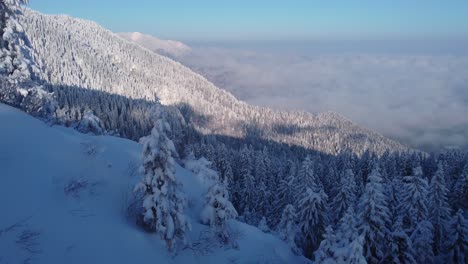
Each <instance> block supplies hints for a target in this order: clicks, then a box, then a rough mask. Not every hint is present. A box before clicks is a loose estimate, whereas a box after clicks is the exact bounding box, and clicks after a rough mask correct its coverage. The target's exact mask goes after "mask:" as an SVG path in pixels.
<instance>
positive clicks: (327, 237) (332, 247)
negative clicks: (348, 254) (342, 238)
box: [314, 225, 338, 264]
mask: <svg viewBox="0 0 468 264" xmlns="http://www.w3.org/2000/svg"><path fill="white" fill-rule="evenodd" d="M336 245H337V237H336V235H335V231H334V230H333V227H332V226H331V225H329V226H327V228H325V233H324V234H323V240H322V241H321V242H320V246H319V248H318V249H317V250H316V251H315V252H314V257H315V262H316V263H327V264H329V263H330V264H331V263H338V259H337V256H335V254H336V249H337V248H336Z"/></svg>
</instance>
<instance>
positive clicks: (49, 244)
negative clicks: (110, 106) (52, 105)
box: [0, 104, 308, 264]
mask: <svg viewBox="0 0 468 264" xmlns="http://www.w3.org/2000/svg"><path fill="white" fill-rule="evenodd" d="M0 124H1V125H0V212H1V214H0V263H23V262H24V263H47V264H51V263H70V264H72V263H307V262H308V261H307V260H306V259H304V258H303V257H298V256H295V255H293V254H292V252H291V250H290V248H289V247H288V246H287V245H286V244H285V243H284V242H283V241H281V240H279V239H278V238H276V237H274V236H273V235H271V234H265V233H263V232H261V231H260V230H258V229H257V228H255V227H252V226H249V225H246V224H243V223H240V222H238V221H230V223H229V227H230V229H231V230H232V231H233V232H235V233H236V234H237V237H238V238H237V244H238V248H237V249H234V248H226V247H222V246H218V245H219V244H217V245H216V246H211V247H210V250H211V252H209V253H205V254H202V253H200V252H198V251H194V250H191V249H185V250H182V251H179V252H178V253H177V255H176V256H172V255H171V254H169V253H168V252H167V250H166V248H165V246H164V243H163V242H162V241H161V240H160V239H159V237H158V236H157V235H153V234H148V233H145V232H144V231H142V230H141V229H140V228H139V227H137V226H136V225H135V224H134V223H133V222H132V221H130V220H129V219H128V218H127V217H126V206H127V204H126V201H127V198H128V197H129V195H130V194H131V191H132V189H133V186H134V184H135V183H136V182H137V181H138V179H139V177H140V176H139V175H138V173H132V171H134V170H133V169H132V168H134V167H136V166H137V165H138V164H139V163H138V162H139V160H140V151H141V149H140V148H141V146H140V145H139V144H138V143H136V142H133V141H130V140H126V139H122V138H117V137H112V136H93V135H88V134H81V133H79V132H77V131H75V130H73V129H70V128H65V127H60V126H53V127H50V126H48V125H46V124H45V123H43V122H41V121H40V120H37V119H34V118H33V117H31V116H29V115H27V114H25V113H23V112H21V111H19V110H17V109H14V108H12V107H9V106H6V105H3V104H0ZM176 176H177V177H178V178H179V179H180V180H181V181H182V183H183V185H184V191H185V193H186V195H187V199H188V201H189V206H188V209H187V210H188V211H187V212H186V213H187V215H188V216H189V217H190V222H191V224H192V231H190V233H189V236H190V240H191V242H197V241H199V238H200V237H201V236H202V234H203V233H204V232H206V231H207V230H208V229H209V227H208V226H205V225H201V224H200V223H199V222H198V217H199V215H200V210H201V209H202V207H203V203H204V193H203V191H202V190H203V189H204V188H202V186H201V185H200V181H199V180H198V179H196V177H197V176H195V175H194V174H192V173H190V172H188V171H187V170H185V169H183V168H182V167H180V166H178V167H177V173H176ZM15 224H16V225H15ZM28 259H29V260H28ZM27 261H29V262H27Z"/></svg>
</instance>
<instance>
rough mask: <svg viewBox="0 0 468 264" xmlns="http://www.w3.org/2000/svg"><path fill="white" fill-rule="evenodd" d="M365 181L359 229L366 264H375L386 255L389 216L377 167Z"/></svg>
mask: <svg viewBox="0 0 468 264" xmlns="http://www.w3.org/2000/svg"><path fill="white" fill-rule="evenodd" d="M367 180H368V182H367V184H366V186H365V190H364V193H363V194H362V196H361V200H360V203H359V214H360V219H361V226H360V228H361V230H362V233H363V234H364V255H365V256H366V259H367V261H368V262H370V263H376V262H379V261H381V260H382V259H383V257H384V256H385V253H386V245H385V244H386V237H387V235H388V233H389V231H388V228H387V225H388V224H389V217H390V216H389V209H388V203H387V197H386V196H385V194H384V190H383V186H382V175H381V174H380V172H379V169H378V166H376V165H374V169H373V170H372V172H371V173H370V174H369V176H368V177H367Z"/></svg>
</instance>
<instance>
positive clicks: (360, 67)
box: [178, 45, 468, 151]
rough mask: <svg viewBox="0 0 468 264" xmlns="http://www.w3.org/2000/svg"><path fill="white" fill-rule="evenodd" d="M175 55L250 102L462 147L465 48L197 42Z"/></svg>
mask: <svg viewBox="0 0 468 264" xmlns="http://www.w3.org/2000/svg"><path fill="white" fill-rule="evenodd" d="M301 47H303V46H301ZM324 47H325V48H326V45H325V46H324ZM335 50H336V49H335ZM387 51H388V50H387ZM178 59H179V60H180V61H181V62H182V63H184V64H186V65H188V66H189V67H191V68H192V69H194V70H195V71H197V72H199V73H202V74H203V75H204V76H205V77H207V78H208V79H209V80H211V81H213V82H214V83H215V84H217V85H218V86H219V87H220V88H224V89H226V90H228V91H230V92H232V93H233V94H234V95H235V96H237V97H238V98H240V99H242V100H244V101H247V102H249V103H252V104H256V105H262V106H268V107H273V108H277V109H293V110H305V111H310V112H313V113H316V112H321V111H335V112H337V113H340V114H342V115H344V116H346V117H348V118H350V119H351V120H353V121H355V122H357V123H358V124H361V125H364V126H367V127H369V128H371V129H374V130H376V131H378V132H380V133H382V134H384V135H386V136H388V137H391V138H394V139H397V140H399V141H401V142H403V143H406V144H408V145H410V146H412V147H416V148H420V149H423V150H428V151H437V150H440V149H442V148H445V147H460V148H466V147H468V54H464V53H455V54H450V53H449V52H446V53H444V52H433V51H426V52H412V51H409V52H408V51H407V52H400V51H391V52H386V51H385V50H384V51H372V52H366V51H356V50H353V51H352V52H348V51H347V50H339V51H337V52H335V51H333V50H327V49H323V47H322V50H318V51H317V50H314V51H311V50H310V49H304V48H294V47H291V48H290V49H277V48H274V47H273V48H271V47H269V48H268V49H267V48H265V49H262V48H261V45H257V46H256V47H250V48H249V47H242V48H239V46H235V48H233V47H223V46H221V45H210V46H204V45H199V46H197V47H194V48H193V51H192V52H191V53H190V54H189V55H187V56H184V57H182V58H178Z"/></svg>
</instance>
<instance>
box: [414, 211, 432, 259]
mask: <svg viewBox="0 0 468 264" xmlns="http://www.w3.org/2000/svg"><path fill="white" fill-rule="evenodd" d="M433 233H434V228H433V227H432V224H431V222H429V220H423V221H421V222H419V223H418V225H417V226H416V229H415V230H414V231H413V233H412V234H411V237H410V238H411V244H412V245H413V250H414V258H415V260H416V262H417V263H427V264H430V263H434V251H433V250H432V245H433V243H434V235H433Z"/></svg>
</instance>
